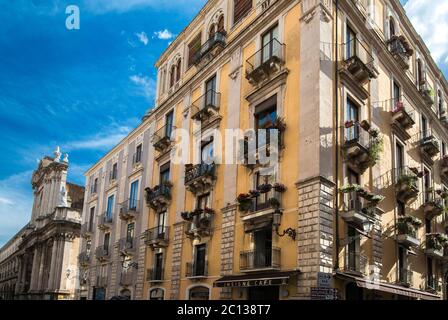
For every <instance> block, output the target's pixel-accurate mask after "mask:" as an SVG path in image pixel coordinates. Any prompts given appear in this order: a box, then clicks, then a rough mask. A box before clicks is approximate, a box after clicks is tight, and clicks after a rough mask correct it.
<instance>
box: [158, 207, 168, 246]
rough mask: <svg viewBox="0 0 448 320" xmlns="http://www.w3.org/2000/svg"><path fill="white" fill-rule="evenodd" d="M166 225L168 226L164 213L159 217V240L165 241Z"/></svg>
mask: <svg viewBox="0 0 448 320" xmlns="http://www.w3.org/2000/svg"><path fill="white" fill-rule="evenodd" d="M165 224H166V212H165V211H162V212H160V213H159V214H158V217H157V235H158V238H159V239H163V238H164V236H165Z"/></svg>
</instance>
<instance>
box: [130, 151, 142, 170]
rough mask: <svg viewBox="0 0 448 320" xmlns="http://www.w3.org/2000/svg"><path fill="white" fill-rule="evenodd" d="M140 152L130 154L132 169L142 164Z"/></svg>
mask: <svg viewBox="0 0 448 320" xmlns="http://www.w3.org/2000/svg"><path fill="white" fill-rule="evenodd" d="M142 165H143V164H142V152H141V151H140V152H136V153H134V154H133V155H132V167H133V168H134V169H136V168H140V167H141V166H142Z"/></svg>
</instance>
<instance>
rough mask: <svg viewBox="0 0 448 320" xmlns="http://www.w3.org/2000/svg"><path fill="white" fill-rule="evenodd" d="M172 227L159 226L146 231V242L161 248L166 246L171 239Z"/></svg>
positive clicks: (148, 244)
mask: <svg viewBox="0 0 448 320" xmlns="http://www.w3.org/2000/svg"><path fill="white" fill-rule="evenodd" d="M169 231H170V227H165V226H158V227H155V228H152V229H148V230H146V231H145V243H146V245H147V246H150V247H154V248H159V247H166V246H167V245H168V242H169V239H170V234H169Z"/></svg>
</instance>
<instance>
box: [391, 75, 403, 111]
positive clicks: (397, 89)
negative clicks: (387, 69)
mask: <svg viewBox="0 0 448 320" xmlns="http://www.w3.org/2000/svg"><path fill="white" fill-rule="evenodd" d="M393 95H394V96H393V99H394V103H393V108H394V109H398V107H399V102H401V88H400V86H399V85H398V83H396V82H395V81H394V87H393Z"/></svg>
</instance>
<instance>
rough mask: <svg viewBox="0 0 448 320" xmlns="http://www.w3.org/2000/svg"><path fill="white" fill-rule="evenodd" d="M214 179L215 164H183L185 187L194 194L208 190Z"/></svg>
mask: <svg viewBox="0 0 448 320" xmlns="http://www.w3.org/2000/svg"><path fill="white" fill-rule="evenodd" d="M215 180H216V165H215V164H214V163H212V164H206V163H201V164H197V165H191V164H187V165H186V166H185V188H186V189H187V190H188V191H190V192H192V193H194V194H196V193H198V192H204V191H206V190H209V189H210V188H211V187H212V185H213V183H214V181H215Z"/></svg>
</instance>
